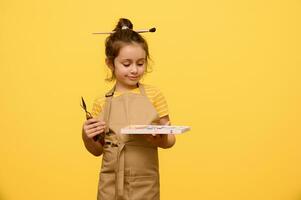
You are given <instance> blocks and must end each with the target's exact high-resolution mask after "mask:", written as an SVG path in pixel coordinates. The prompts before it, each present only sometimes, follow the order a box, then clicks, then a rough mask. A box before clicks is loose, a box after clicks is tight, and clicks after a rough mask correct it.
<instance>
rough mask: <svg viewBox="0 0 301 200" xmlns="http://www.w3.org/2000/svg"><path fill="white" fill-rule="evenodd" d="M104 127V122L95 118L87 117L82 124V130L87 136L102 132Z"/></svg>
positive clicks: (90, 136)
mask: <svg viewBox="0 0 301 200" xmlns="http://www.w3.org/2000/svg"><path fill="white" fill-rule="evenodd" d="M105 129H106V123H105V122H104V121H103V120H100V119H97V118H92V119H88V120H87V121H85V123H84V125H83V131H84V133H85V135H86V136H87V137H88V138H93V137H94V136H96V135H99V134H101V133H104V131H105Z"/></svg>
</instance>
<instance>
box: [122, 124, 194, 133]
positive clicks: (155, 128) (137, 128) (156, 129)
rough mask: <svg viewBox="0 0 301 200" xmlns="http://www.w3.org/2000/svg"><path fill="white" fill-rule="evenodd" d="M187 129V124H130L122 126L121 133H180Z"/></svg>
mask: <svg viewBox="0 0 301 200" xmlns="http://www.w3.org/2000/svg"><path fill="white" fill-rule="evenodd" d="M189 130H190V127H189V126H163V125H131V126H128V127H125V128H122V129H121V134H181V133H184V132H186V131H189Z"/></svg>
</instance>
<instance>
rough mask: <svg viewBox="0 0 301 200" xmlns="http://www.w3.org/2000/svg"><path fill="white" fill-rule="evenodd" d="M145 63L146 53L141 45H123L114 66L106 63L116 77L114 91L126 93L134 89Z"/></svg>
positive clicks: (141, 75) (144, 68) (142, 73)
mask: <svg viewBox="0 0 301 200" xmlns="http://www.w3.org/2000/svg"><path fill="white" fill-rule="evenodd" d="M146 62H147V60H146V53H145V51H144V49H143V48H142V47H141V45H139V44H137V43H131V44H126V45H124V46H123V47H122V48H121V49H120V51H119V54H118V56H117V57H116V58H115V59H114V65H110V64H109V63H108V65H109V67H110V68H111V69H112V70H113V73H114V75H115V77H116V90H118V91H128V90H131V89H133V88H136V87H137V83H138V82H139V81H140V79H141V78H142V77H143V75H144V72H145V70H146V65H147V63H146Z"/></svg>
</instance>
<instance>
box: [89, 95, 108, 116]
mask: <svg viewBox="0 0 301 200" xmlns="http://www.w3.org/2000/svg"><path fill="white" fill-rule="evenodd" d="M104 102H105V98H96V99H95V100H94V103H93V106H92V111H91V115H92V116H93V117H98V116H99V114H100V113H101V111H102V107H103V104H104Z"/></svg>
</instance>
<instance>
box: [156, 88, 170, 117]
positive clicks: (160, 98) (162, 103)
mask: <svg viewBox="0 0 301 200" xmlns="http://www.w3.org/2000/svg"><path fill="white" fill-rule="evenodd" d="M153 100H154V102H153V105H154V107H155V108H156V110H157V112H158V115H159V117H160V118H161V117H164V116H166V115H168V106H167V102H166V99H165V97H164V95H163V94H162V92H161V91H160V90H158V89H157V90H156V91H155V94H154V99H153Z"/></svg>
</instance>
